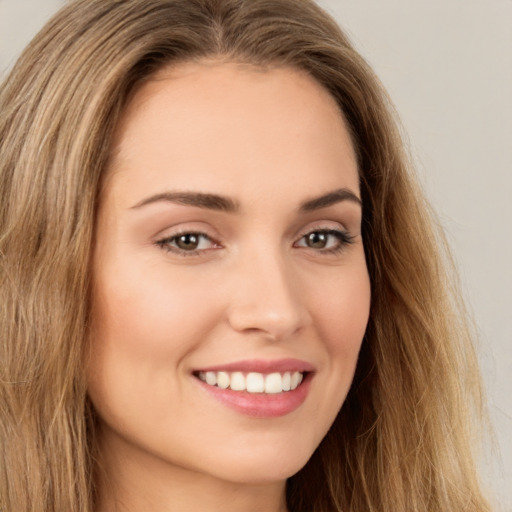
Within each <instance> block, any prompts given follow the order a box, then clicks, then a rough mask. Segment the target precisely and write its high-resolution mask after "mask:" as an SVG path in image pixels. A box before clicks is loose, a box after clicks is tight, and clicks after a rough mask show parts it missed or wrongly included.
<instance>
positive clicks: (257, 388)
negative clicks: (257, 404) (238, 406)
mask: <svg viewBox="0 0 512 512" xmlns="http://www.w3.org/2000/svg"><path fill="white" fill-rule="evenodd" d="M246 389H247V391H248V392H249V393H263V391H264V390H265V382H264V378H263V375H262V374H261V373H248V374H247V388H246Z"/></svg>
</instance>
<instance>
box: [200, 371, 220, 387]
mask: <svg viewBox="0 0 512 512" xmlns="http://www.w3.org/2000/svg"><path fill="white" fill-rule="evenodd" d="M199 378H201V375H199ZM202 380H204V381H205V382H206V383H207V384H210V386H215V384H217V375H215V372H206V379H202Z"/></svg>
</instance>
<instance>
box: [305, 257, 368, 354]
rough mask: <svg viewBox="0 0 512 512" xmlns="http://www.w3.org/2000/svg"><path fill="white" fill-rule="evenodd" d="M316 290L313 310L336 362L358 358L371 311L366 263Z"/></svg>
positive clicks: (320, 330) (323, 337)
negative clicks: (323, 287) (319, 290)
mask: <svg viewBox="0 0 512 512" xmlns="http://www.w3.org/2000/svg"><path fill="white" fill-rule="evenodd" d="M325 288H326V289H325V290H324V291H323V292H322V293H318V292H317V293H316V294H315V295H316V300H314V304H315V306H313V312H314V316H315V320H316V321H315V324H316V327H317V329H318V331H319V336H320V338H321V339H322V340H323V341H324V344H325V346H326V349H327V352H328V353H329V354H330V356H331V359H332V362H333V364H335V363H343V362H344V361H346V362H354V364H355V360H356V359H357V355H358V353H359V349H360V346H361V343H362V340H363V336H364V333H365V330H366V326H367V323H368V318H369V314H370V297H371V294H370V280H369V276H368V272H367V270H366V265H364V266H363V265H360V267H359V268H355V269H353V268H351V269H350V270H349V269H347V272H344V273H340V276H339V278H336V279H331V280H330V281H329V283H328V285H327V286H326V287H325Z"/></svg>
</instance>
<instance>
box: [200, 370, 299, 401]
mask: <svg viewBox="0 0 512 512" xmlns="http://www.w3.org/2000/svg"><path fill="white" fill-rule="evenodd" d="M306 374H307V372H299V371H294V372H283V373H279V372H273V373H268V374H264V373H258V372H249V373H243V372H226V371H219V372H214V371H208V372H194V375H195V377H197V378H198V379H199V380H201V381H202V382H204V383H206V384H208V385H209V386H212V387H216V388H220V389H231V390H232V391H240V392H243V391H246V392H247V393H260V394H272V395H275V394H278V393H284V392H288V391H294V390H295V389H297V388H298V387H299V386H300V384H301V383H302V381H303V379H304V377H305V375H306Z"/></svg>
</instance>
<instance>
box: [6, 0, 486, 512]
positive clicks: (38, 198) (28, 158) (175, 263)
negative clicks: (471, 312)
mask: <svg viewBox="0 0 512 512" xmlns="http://www.w3.org/2000/svg"><path fill="white" fill-rule="evenodd" d="M0 111H1V112H2V118H1V124H0V140H1V141H2V142H1V159H0V166H1V167H0V168H1V180H2V181H1V183H2V198H1V204H2V213H3V214H2V217H1V222H2V227H1V233H2V238H1V247H0V251H1V254H2V259H1V261H2V273H1V280H2V281H1V290H2V354H1V360H2V366H1V368H2V374H1V379H2V388H1V389H2V395H1V401H0V403H1V405H2V413H1V435H2V442H1V449H2V466H1V467H2V478H1V482H2V484H1V485H2V487H1V491H0V500H1V502H0V503H1V505H2V508H3V509H5V510H8V511H14V510H16V511H36V510H37V511H40V510H46V511H62V510H73V511H75V510H76V511H95V512H104V511H113V510H129V511H138V510H219V509H220V508H221V507H222V510H224V511H225V510H230V509H233V510H248V511H249V510H265V511H273V510H276V511H278V510H279V511H283V510H288V511H290V512H292V511H300V512H302V511H341V510H343V511H361V510H393V511H410V510H417V511H427V510H428V511H429V512H432V511H453V510H467V511H477V510H478V511H483V510H488V506H487V504H486V502H485V499H484V498H483V496H482V494H481V492H480V490H479V485H478V479H477V475H476V471H475V466H474V461H473V456H472V454H471V447H472V443H473V439H474V438H473V437H472V436H473V434H472V428H471V426H472V424H473V423H474V421H473V415H474V414H475V413H476V414H479V411H480V408H481V404H480V395H479V388H478V382H479V381H478V372H477V366H476V362H475V356H474V353H473V351H472V348H471V343H470V339H469V336H468V334H467V329H466V327H465V325H464V321H463V319H461V318H462V315H461V311H460V309H461V308H459V306H458V303H457V300H456V295H455V294H454V293H453V290H452V289H451V288H450V287H449V286H447V284H446V283H447V282H448V281H447V279H446V274H445V271H444V270H443V261H442V254H441V252H440V248H439V246H438V241H437V240H438V236H437V233H436V232H435V230H433V228H432V225H431V221H430V220H429V211H428V207H427V206H426V204H425V202H424V200H423V199H422V196H421V194H420V193H419V192H418V190H417V188H416V186H415V184H414V180H413V179H412V178H411V176H410V172H409V170H408V164H407V159H406V156H405V155H404V152H403V150H402V145H401V142H400V139H399V135H398V132H397V129H396V127H395V124H394V121H393V119H392V115H391V114H390V109H389V106H388V101H387V99H386V96H385V93H384V92H383V91H382V89H381V88H380V85H379V83H378V81H377V80H376V78H375V77H374V76H373V74H372V72H371V71H370V70H369V69H368V67H367V65H366V64H365V63H364V61H363V60H362V59H361V57H360V56H359V55H358V54H357V53H356V52H355V51H354V50H353V48H352V47H351V45H350V44H349V42H348V41H347V39H346V37H345V36H344V35H343V34H342V33H341V32H340V29H339V28H338V27H337V26H336V25H335V23H334V22H333V21H332V20H331V19H330V18H329V17H328V16H327V15H326V14H325V13H324V12H322V11H321V10H320V9H319V8H318V7H317V6H316V5H315V4H313V3H312V2H310V1H307V0H301V1H297V0H270V1H269V0H251V1H243V0H144V1H143V0H127V1H125V2H118V1H115V0H107V1H106V0H87V1H85V0H79V1H75V2H72V3H70V4H69V5H68V6H66V7H65V8H64V9H63V10H62V11H61V12H60V13H59V14H58V15H57V16H56V17H55V18H54V19H53V20H52V21H51V22H50V23H49V24H48V25H47V26H46V28H45V29H43V31H42V32H41V33H40V34H39V35H38V36H37V37H36V38H35V40H34V41H33V42H32V44H31V45H30V46H29V47H28V48H27V50H26V51H25V53H24V54H23V55H22V57H21V58H20V60H19V62H18V64H17V65H16V67H15V68H14V70H13V71H12V73H11V74H10V76H9V77H8V78H7V81H6V82H5V84H4V85H3V87H2V90H1V94H0Z"/></svg>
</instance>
